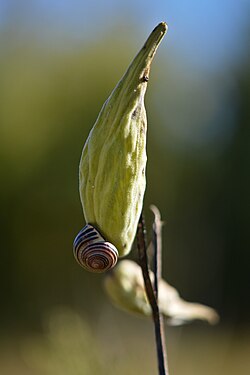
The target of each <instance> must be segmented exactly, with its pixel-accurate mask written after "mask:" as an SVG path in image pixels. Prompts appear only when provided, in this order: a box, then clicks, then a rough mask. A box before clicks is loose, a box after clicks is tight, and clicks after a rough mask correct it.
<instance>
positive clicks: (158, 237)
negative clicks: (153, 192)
mask: <svg viewBox="0 0 250 375" xmlns="http://www.w3.org/2000/svg"><path fill="white" fill-rule="evenodd" d="M150 209H151V211H152V212H153V214H154V222H153V238H152V242H153V248H154V258H153V259H154V262H153V266H154V267H153V271H154V275H155V278H154V287H155V294H156V300H157V301H158V284H159V280H160V279H161V274H162V233H161V232H162V225H163V222H162V221H161V213H160V211H159V209H158V208H157V207H156V206H155V205H153V204H152V205H151V206H150Z"/></svg>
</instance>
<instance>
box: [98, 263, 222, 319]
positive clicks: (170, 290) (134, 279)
mask: <svg viewBox="0 0 250 375" xmlns="http://www.w3.org/2000/svg"><path fill="white" fill-rule="evenodd" d="M150 279H151V281H152V282H153V281H154V274H153V272H152V271H150ZM104 287H105V290H106V292H107V294H108V296H109V298H110V299H111V301H112V302H113V303H114V305H116V306H117V307H118V308H120V309H122V310H125V311H127V312H130V313H137V314H139V315H144V316H151V315H152V310H151V307H150V304H149V303H148V300H147V296H146V292H145V288H144V281H143V276H142V271H141V268H140V267H139V266H138V265H137V263H135V262H133V261H131V260H122V261H120V262H119V263H118V265H117V266H116V267H115V268H114V269H113V270H112V272H110V273H108V274H107V275H106V276H105V279H104ZM158 304H159V309H160V312H161V313H162V314H163V315H164V316H165V317H166V318H167V322H168V324H170V325H179V324H183V323H186V322H189V321H192V320H195V319H199V320H204V321H207V322H208V323H210V324H215V323H217V322H218V320H219V316H218V314H217V312H216V311H215V310H214V309H212V308H211V307H208V306H204V305H201V304H199V303H192V302H187V301H185V300H183V299H182V298H181V297H180V295H179V293H178V291H177V290H176V289H175V288H174V287H172V286H171V285H169V284H168V283H167V282H166V281H165V280H163V279H160V281H159V294H158Z"/></svg>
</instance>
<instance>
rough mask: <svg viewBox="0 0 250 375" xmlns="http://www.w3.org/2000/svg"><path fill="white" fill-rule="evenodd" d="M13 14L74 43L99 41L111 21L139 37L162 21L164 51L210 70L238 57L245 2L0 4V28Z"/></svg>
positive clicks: (249, 6)
mask: <svg viewBox="0 0 250 375" xmlns="http://www.w3.org/2000/svg"><path fill="white" fill-rule="evenodd" d="M13 10H14V12H13ZM13 13H15V20H16V19H18V18H19V17H20V18H23V19H25V22H24V23H25V24H26V26H27V25H30V27H32V26H33V27H36V28H38V31H39V30H40V31H41V32H43V30H42V29H43V28H45V29H47V30H50V28H51V29H52V30H53V32H54V33H55V35H60V32H63V33H67V34H68V35H69V37H70V38H73V39H76V40H79V39H86V38H87V39H88V38H90V37H91V36H92V37H93V35H94V36H95V35H96V37H98V38H100V36H101V33H102V32H105V30H106V29H109V28H110V27H112V24H117V22H123V28H122V30H125V29H126V27H128V30H129V29H130V28H131V27H133V28H134V26H135V24H138V27H139V28H140V30H141V36H140V37H143V35H147V34H148V33H149V32H150V30H151V29H152V28H153V27H154V26H155V25H156V24H157V23H158V22H159V21H162V20H164V21H166V22H167V23H168V25H169V32H168V39H167V43H168V49H169V50H170V51H171V49H173V50H174V51H175V53H176V54H177V55H178V54H179V55H180V58H184V59H186V60H187V63H188V62H191V63H192V64H197V66H201V67H204V68H206V69H209V68H211V69H214V68H218V67H221V66H223V64H227V63H228V62H231V61H233V60H235V59H237V58H238V56H240V55H241V54H243V53H244V50H245V44H246V42H247V40H246V35H247V25H248V23H249V20H250V18H249V13H250V0H179V1H178V0H161V1H160V0H154V1H143V0H134V1H133V0H123V1H115V0H105V1H100V0H99V1H98V0H85V1H84V0H26V1H21V2H20V0H0V22H1V24H2V27H3V26H5V25H6V24H7V25H8V22H9V19H10V15H12V14H13ZM124 26H125V27H124ZM248 31H249V30H248Z"/></svg>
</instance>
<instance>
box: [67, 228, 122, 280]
mask: <svg viewBox="0 0 250 375" xmlns="http://www.w3.org/2000/svg"><path fill="white" fill-rule="evenodd" d="M73 253H74V256H75V259H76V260H77V262H78V263H79V264H80V265H81V266H82V267H83V268H85V269H86V270H88V271H91V272H98V273H101V272H105V271H107V270H108V269H110V268H112V267H114V266H115V265H116V262H117V259H118V251H117V249H116V247H115V246H114V245H112V243H110V242H107V241H105V239H104V238H103V237H102V236H101V235H100V233H99V232H98V231H97V229H96V228H95V227H93V226H92V225H90V224H87V225H85V227H84V228H83V229H82V230H81V231H80V232H79V233H78V235H77V236H76V238H75V240H74V244H73Z"/></svg>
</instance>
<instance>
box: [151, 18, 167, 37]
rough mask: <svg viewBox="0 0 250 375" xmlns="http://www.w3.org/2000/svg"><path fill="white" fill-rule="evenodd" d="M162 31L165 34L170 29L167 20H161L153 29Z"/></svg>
mask: <svg viewBox="0 0 250 375" xmlns="http://www.w3.org/2000/svg"><path fill="white" fill-rule="evenodd" d="M155 31H157V32H162V33H163V35H164V34H165V33H166V32H167V31H168V25H167V23H166V22H164V21H162V22H160V23H159V24H158V25H157V26H156V27H155V28H154V30H153V32H155Z"/></svg>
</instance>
